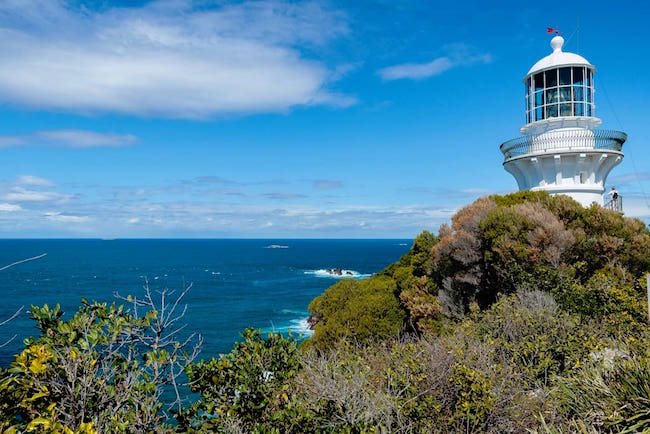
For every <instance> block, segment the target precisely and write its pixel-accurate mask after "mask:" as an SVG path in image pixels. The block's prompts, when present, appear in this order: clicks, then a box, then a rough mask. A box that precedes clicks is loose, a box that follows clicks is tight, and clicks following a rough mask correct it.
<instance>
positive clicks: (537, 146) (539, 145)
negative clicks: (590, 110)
mask: <svg viewBox="0 0 650 434" xmlns="http://www.w3.org/2000/svg"><path fill="white" fill-rule="evenodd" d="M551 133H552V131H551V132H549V133H546V134H545V135H542V136H522V137H518V138H516V139H512V140H508V141H507V142H505V143H503V144H502V145H501V148H500V149H501V152H503V156H504V158H505V161H508V160H510V159H512V158H517V157H520V156H522V155H527V154H535V153H543V152H549V151H550V152H552V151H559V150H569V151H572V150H586V149H597V150H606V151H620V150H621V149H622V148H623V143H625V140H627V134H625V133H623V132H621V131H613V130H569V131H561V132H560V131H557V132H556V133H557V134H551Z"/></svg>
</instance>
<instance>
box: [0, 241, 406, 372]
mask: <svg viewBox="0 0 650 434" xmlns="http://www.w3.org/2000/svg"><path fill="white" fill-rule="evenodd" d="M412 242H413V240H386V239H381V240H323V239H318V240H303V239H300V240H297V239H290V240H260V239H216V240H215V239H210V240H195V239H191V240H180V239H178V240H177V239H174V240H151V239H147V240H144V239H143V240H121V239H118V240H87V239H83V240H79V239H74V240H32V239H30V240H0V267H1V266H4V265H7V264H10V263H13V262H15V261H18V260H21V259H25V258H29V257H33V256H37V255H40V254H43V253H46V255H45V256H44V257H42V258H40V259H37V260H34V261H29V262H25V263H22V264H18V265H16V266H13V267H10V268H8V269H6V270H3V271H0V297H1V298H2V302H1V303H0V322H2V321H3V320H4V319H6V318H9V317H10V316H11V315H12V314H13V313H14V312H15V311H16V310H17V309H19V308H20V307H23V311H22V313H21V314H20V315H19V316H18V317H17V318H15V319H13V320H12V321H11V322H9V323H7V324H5V325H3V326H0V343H3V342H6V341H8V340H9V339H10V338H11V337H12V336H14V335H16V338H15V339H14V340H13V341H12V342H10V343H9V344H8V345H6V346H4V347H2V348H0V366H2V367H4V368H6V367H7V366H8V364H9V363H10V361H11V360H12V359H13V355H14V354H16V353H17V352H18V351H20V349H21V348H22V340H23V339H25V338H26V337H28V336H30V335H34V334H35V333H36V329H35V327H34V322H33V321H31V320H30V319H29V313H28V311H29V307H30V305H32V304H33V305H37V306H42V305H43V304H46V303H47V304H48V305H50V306H54V305H55V304H57V303H59V304H60V305H61V308H62V310H63V311H64V312H66V315H65V316H64V318H69V317H71V316H72V314H73V313H74V312H75V311H76V310H77V309H78V307H79V305H80V301H81V298H82V297H85V298H86V299H88V300H89V301H90V300H97V301H107V302H113V301H117V302H118V304H120V303H121V302H119V300H116V299H115V293H119V294H120V295H122V296H127V295H133V296H142V295H143V292H144V291H143V287H144V285H145V283H146V282H147V281H148V283H149V287H150V288H151V289H152V291H154V292H155V291H159V290H162V289H164V288H169V289H170V290H175V291H177V293H178V292H179V291H181V289H182V288H183V285H184V284H189V283H191V284H192V288H191V289H190V291H189V292H188V294H187V295H186V297H185V299H184V300H185V303H186V304H187V312H186V314H185V318H184V323H185V324H186V325H187V327H186V330H185V332H198V333H201V334H202V336H203V347H202V351H201V356H200V358H210V357H213V356H216V355H218V354H220V353H227V352H229V351H230V349H231V348H232V345H233V343H234V342H235V341H236V340H237V339H238V338H239V333H240V332H241V331H243V330H244V329H245V328H246V327H256V328H261V329H262V330H263V331H270V330H274V331H277V332H283V333H284V332H287V331H289V330H291V331H292V332H293V333H294V335H296V336H297V335H302V336H303V337H307V336H309V334H310V331H309V330H308V327H307V322H306V320H307V317H308V316H309V312H308V310H307V306H308V305H309V302H310V301H311V300H312V299H314V297H317V296H318V295H320V294H322V293H323V291H324V290H325V289H326V288H328V287H329V286H331V285H332V284H334V283H335V282H336V281H337V280H338V279H341V278H356V279H359V278H364V277H368V276H370V275H372V274H373V273H376V272H379V271H381V270H382V269H383V268H385V267H386V266H387V265H389V264H390V263H392V262H395V261H397V260H399V258H400V256H401V255H403V254H404V253H406V252H408V250H409V248H410V247H411V244H412ZM339 268H340V269H341V270H342V271H341V274H342V275H341V276H337V275H333V274H330V273H328V272H327V270H331V269H339ZM123 304H126V303H123Z"/></svg>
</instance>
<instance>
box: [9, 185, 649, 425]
mask: <svg viewBox="0 0 650 434" xmlns="http://www.w3.org/2000/svg"><path fill="white" fill-rule="evenodd" d="M648 271H650V233H649V232H648V230H647V228H646V226H645V224H643V222H641V221H639V220H635V219H628V218H624V217H623V216H621V215H619V214H617V213H615V212H612V211H608V210H605V209H603V208H602V207H599V206H592V207H590V208H586V209H585V208H582V207H581V206H580V205H579V204H578V203H576V202H575V201H573V200H572V199H570V198H568V197H566V196H556V197H551V196H549V195H548V194H546V193H533V192H521V193H516V194H512V195H508V196H503V197H501V196H491V197H486V198H482V199H479V200H477V201H476V202H474V203H473V204H471V205H469V206H467V207H465V208H463V209H462V210H460V211H459V212H458V213H456V215H455V216H454V217H453V218H452V221H451V223H450V225H443V226H442V227H441V228H440V230H439V232H438V234H437V235H434V234H432V233H430V232H426V231H425V232H423V233H422V234H420V235H419V236H418V237H416V238H415V240H414V243H413V246H412V248H411V250H410V251H409V252H408V253H407V254H406V255H404V256H403V257H402V258H401V259H400V261H399V262H397V263H394V264H391V265H389V266H388V267H387V268H386V269H385V270H383V271H382V272H380V273H378V274H376V275H374V276H372V277H370V278H368V279H364V280H352V279H344V280H341V281H340V282H338V283H337V284H335V285H333V286H332V287H330V288H329V289H327V290H326V291H325V292H324V293H323V294H322V295H321V296H319V297H317V298H316V299H314V300H313V302H312V303H311V304H310V306H309V310H310V312H311V313H312V317H313V318H314V319H315V320H317V323H316V325H315V330H314V335H313V336H312V337H311V338H310V339H308V340H305V341H303V342H302V343H299V341H298V340H297V339H296V338H294V337H293V336H281V335H279V334H274V333H270V334H269V335H267V336H262V334H261V333H260V332H259V331H256V330H252V329H249V330H246V331H245V332H243V333H242V340H241V342H238V343H237V344H236V345H235V347H234V348H233V350H232V351H231V352H230V353H228V354H224V355H222V356H220V357H219V358H213V359H211V360H203V361H199V362H195V361H193V357H192V353H191V352H189V353H188V352H184V351H182V349H183V348H184V345H183V344H181V343H178V344H176V345H169V344H170V342H169V340H165V343H166V344H167V346H166V347H165V351H159V350H158V349H157V347H151V346H146V345H144V343H147V342H152V341H150V340H148V339H149V338H148V337H147V336H150V335H151V331H153V332H154V333H153V336H155V335H156V334H158V333H162V335H163V336H171V337H173V333H172V334H171V335H170V334H168V332H166V331H165V330H162V331H161V330H159V329H155V328H154V329H151V325H155V326H156V327H158V325H159V324H161V321H160V320H159V313H158V311H157V310H156V306H155V303H153V302H150V303H148V306H149V307H150V308H152V310H150V311H149V313H147V314H144V316H142V315H143V314H142V313H141V316H140V317H134V316H132V314H131V313H129V311H128V310H121V308H116V307H113V306H111V307H107V306H106V305H96V304H86V305H85V306H83V307H82V309H81V310H80V312H79V313H78V314H77V315H76V316H75V318H74V319H73V320H72V321H71V322H64V321H63V320H62V319H61V318H59V315H58V313H53V312H52V311H50V310H44V309H40V310H39V309H37V308H34V309H33V315H34V317H35V320H37V321H38V324H39V329H40V330H41V333H42V335H41V337H40V338H34V339H31V340H30V341H29V342H27V346H26V348H25V351H24V352H23V353H22V354H20V355H18V356H17V357H16V360H15V361H14V363H12V366H11V368H10V369H8V370H6V371H2V372H1V375H2V381H1V382H0V402H2V403H3V404H2V406H0V421H1V422H0V427H1V428H2V429H5V430H9V432H11V430H12V429H14V430H16V432H17V431H20V430H27V431H29V430H31V431H34V432H87V433H90V432H97V430H98V427H109V428H110V430H111V432H193V433H208V432H225V433H243V432H255V433H307V432H314V433H316V432H329V433H381V432H394V433H422V432H432V433H439V432H440V433H447V432H449V433H452V432H453V433H455V432H490V433H502V432H515V433H519V432H539V433H561V432H585V433H593V432H604V433H605V432H606V433H609V432H642V431H644V430H650V327H649V326H648V319H647V318H648V312H647V300H646V294H647V292H646V291H647V288H646V273H648ZM88 317H91V318H93V321H90V322H88V321H84V319H85V318H88ZM167 320H168V321H169V317H168V319H167ZM174 327H175V326H174ZM163 329H164V327H163ZM172 329H173V328H172ZM89 332H91V333H92V336H91V337H92V339H91V338H86V337H84V336H85V335H87V334H88V333H89ZM166 333H167V334H166ZM93 336H94V337H93ZM127 344H128V345H127ZM127 350H128V351H127ZM123 352H126V353H123ZM103 354H107V355H110V357H111V358H110V359H105V361H104V363H103V365H101V366H104V368H103V369H108V367H110V369H111V370H110V371H101V372H99V373H97V371H96V369H97V368H96V366H99V365H98V364H96V363H94V362H93V361H92V360H93V357H94V356H97V357H104V356H102V355H103ZM133 354H135V356H134V355H133ZM127 355H130V357H126V356H127ZM63 356H66V357H67V359H65V361H64V360H63ZM138 357H140V358H141V359H142V362H141V363H138V360H139V359H138ZM184 366H186V367H187V368H186V373H187V376H188V378H189V384H190V388H191V389H192V390H193V391H194V392H196V393H197V394H199V396H200V397H199V399H197V400H196V402H194V403H193V404H192V405H189V406H183V407H182V408H181V407H180V406H179V407H176V408H175V409H173V411H174V414H175V417H176V421H177V424H176V425H173V424H166V423H164V422H165V418H164V417H163V416H164V415H163V413H162V412H163V411H164V408H163V406H162V404H161V403H160V396H161V395H160V390H161V389H160V386H161V385H162V384H164V383H165V382H166V383H171V384H172V385H174V384H176V383H175V380H176V378H177V376H176V373H177V371H176V370H175V369H176V367H184ZM153 368H156V369H155V370H152V369H153ZM74 369H77V370H76V371H75V370H74ZM120 369H122V370H120ZM158 371H160V372H159V374H158V375H159V376H158V377H157V379H152V375H153V373H154V372H158ZM102 372H110V376H109V377H108V378H106V375H104V376H103V377H102ZM165 372H167V374H165ZM79 373H83V374H84V375H85V376H84V377H83V378H85V379H86V382H85V383H83V384H79V383H78V382H77V383H74V379H75V378H76V377H75V375H80V374H79ZM127 374H128V375H127ZM128 378H133V382H132V383H129V382H128V381H126V380H127V379H128ZM71 382H72V383H74V385H73V386H70V383H71ZM129 384H132V386H130V388H129V387H127V386H129ZM85 385H89V386H85ZM55 386H56V387H55ZM64 386H65V387H64ZM68 386H70V387H68ZM91 386H92V387H91ZM84 387H91V388H94V389H97V390H98V391H101V396H98V395H97V394H92V393H90V392H89V391H88V390H85V389H84ZM94 389H93V390H94ZM84 390H85V392H83V393H84V394H83V396H84V397H89V398H88V401H87V405H86V406H83V405H82V404H79V403H78V402H77V404H76V405H77V407H78V408H76V409H75V413H74V414H73V416H75V417H72V416H71V414H70V409H69V408H66V406H69V405H71V404H70V402H71V401H70V400H71V399H72V398H73V397H75V396H77V395H76V393H81V392H77V391H84ZM111 396H117V398H116V399H108V397H111ZM137 397H144V398H146V399H147V401H146V402H147V405H146V406H144V407H143V406H139V405H137V404H136V403H135V399H136V398H137ZM100 398H102V399H100ZM118 398H119V399H118ZM138 399H139V398H138ZM107 415H113V416H110V417H112V419H111V418H109V416H107ZM66 417H67V418H66ZM129 421H135V422H137V423H138V425H137V429H135V428H134V427H136V425H134V424H133V423H131V424H130V425H129V423H130V422H129ZM66 429H67V430H68V431H65V430H66ZM103 429H108V428H103ZM99 431H101V430H99Z"/></svg>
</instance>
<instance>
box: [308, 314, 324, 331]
mask: <svg viewBox="0 0 650 434" xmlns="http://www.w3.org/2000/svg"><path fill="white" fill-rule="evenodd" d="M322 319H323V316H322V315H320V314H317V313H315V314H313V315H310V316H309V318H307V324H309V330H314V327H315V326H316V324H318V323H319V322H320V321H321V320H322Z"/></svg>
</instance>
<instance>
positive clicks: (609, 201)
mask: <svg viewBox="0 0 650 434" xmlns="http://www.w3.org/2000/svg"><path fill="white" fill-rule="evenodd" d="M604 197H605V200H604V203H605V208H607V209H611V210H612V211H616V212H619V213H621V214H623V196H621V194H620V193H619V194H618V197H617V198H616V199H613V198H612V197H611V196H610V195H609V193H608V194H605V196H604Z"/></svg>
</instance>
